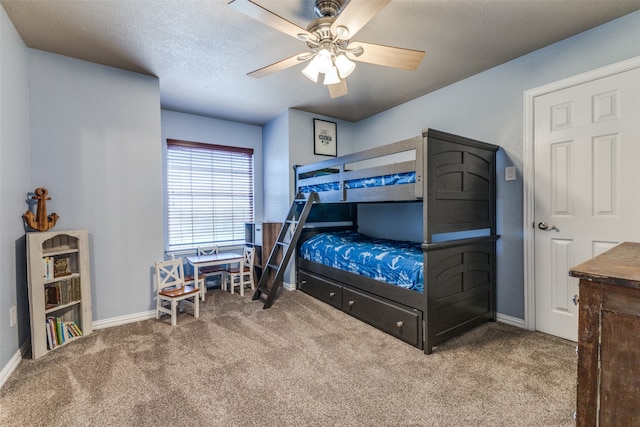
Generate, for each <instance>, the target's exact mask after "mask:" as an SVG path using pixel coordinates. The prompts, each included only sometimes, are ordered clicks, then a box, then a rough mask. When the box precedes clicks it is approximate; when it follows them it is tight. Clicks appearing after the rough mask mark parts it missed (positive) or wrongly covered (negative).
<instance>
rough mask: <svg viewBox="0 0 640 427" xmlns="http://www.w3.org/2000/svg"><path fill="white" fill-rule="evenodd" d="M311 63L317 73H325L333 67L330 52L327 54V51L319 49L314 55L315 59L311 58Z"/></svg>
mask: <svg viewBox="0 0 640 427" xmlns="http://www.w3.org/2000/svg"><path fill="white" fill-rule="evenodd" d="M311 62H312V63H313V64H314V66H315V67H316V70H318V72H319V73H326V72H328V71H329V70H330V69H331V67H333V61H332V60H331V52H329V51H328V50H327V49H320V50H319V51H318V53H317V54H316V57H315V58H313V60H312V61H311Z"/></svg>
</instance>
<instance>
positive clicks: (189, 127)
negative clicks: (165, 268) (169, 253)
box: [160, 110, 264, 243]
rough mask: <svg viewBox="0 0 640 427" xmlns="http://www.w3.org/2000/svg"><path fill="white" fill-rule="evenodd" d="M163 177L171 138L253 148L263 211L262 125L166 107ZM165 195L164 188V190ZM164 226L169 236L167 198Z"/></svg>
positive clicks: (259, 214)
mask: <svg viewBox="0 0 640 427" xmlns="http://www.w3.org/2000/svg"><path fill="white" fill-rule="evenodd" d="M161 114H162V139H161V144H160V145H161V147H162V163H163V165H162V167H163V172H162V179H163V180H164V179H165V178H166V176H165V173H164V170H165V168H166V164H165V159H166V155H165V154H166V149H167V139H177V140H182V141H193V142H204V143H208V144H219V145H233V146H236V147H243V148H252V149H253V167H254V175H255V181H254V183H253V185H254V188H255V190H256V191H255V193H254V197H255V199H254V204H255V216H256V218H262V215H263V209H262V207H263V204H264V199H263V191H262V176H263V170H262V150H263V149H262V126H255V125H247V124H244V123H235V122H229V121H225V120H218V119H212V118H209V117H202V116H194V115H192V114H184V113H176V112H174V111H167V110H162V113H161ZM163 196H164V191H163ZM163 206H164V209H163V211H162V212H163V215H162V217H163V224H164V227H163V229H164V230H165V234H164V241H165V243H166V242H167V236H166V230H167V227H166V221H167V218H166V212H167V210H166V200H164V202H163Z"/></svg>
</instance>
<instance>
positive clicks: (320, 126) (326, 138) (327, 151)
mask: <svg viewBox="0 0 640 427" xmlns="http://www.w3.org/2000/svg"><path fill="white" fill-rule="evenodd" d="M313 154H320V155H321V156H333V157H336V156H337V155H338V134H337V125H336V123H335V122H328V121H326V120H320V119H313Z"/></svg>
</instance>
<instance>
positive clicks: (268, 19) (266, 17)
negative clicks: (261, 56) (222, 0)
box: [229, 0, 315, 39]
mask: <svg viewBox="0 0 640 427" xmlns="http://www.w3.org/2000/svg"><path fill="white" fill-rule="evenodd" d="M229 6H231V7H232V8H234V9H235V10H237V11H238V12H241V13H243V14H245V15H247V16H248V17H250V18H253V19H255V20H258V21H260V22H262V23H263V24H266V25H268V26H270V27H272V28H275V29H276V30H278V31H282V32H283V33H285V34H287V35H289V36H291V37H294V38H296V39H299V37H298V34H305V35H307V36H308V37H310V38H312V39H315V36H314V35H312V34H311V33H309V32H308V31H307V30H305V29H304V28H302V27H299V26H297V25H296V24H294V23H293V22H291V21H287V20H286V19H284V18H283V17H281V16H279V15H276V14H275V13H273V12H271V11H269V10H267V9H265V8H264V7H262V6H260V5H259V4H257V3H254V2H253V1H251V0H231V1H230V2H229Z"/></svg>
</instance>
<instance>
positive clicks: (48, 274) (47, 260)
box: [42, 256, 55, 280]
mask: <svg viewBox="0 0 640 427" xmlns="http://www.w3.org/2000/svg"><path fill="white" fill-rule="evenodd" d="M54 262H55V261H54V259H53V257H52V256H46V257H44V258H42V263H43V274H42V278H43V279H44V280H50V279H53V275H54V265H53V264H54Z"/></svg>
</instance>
